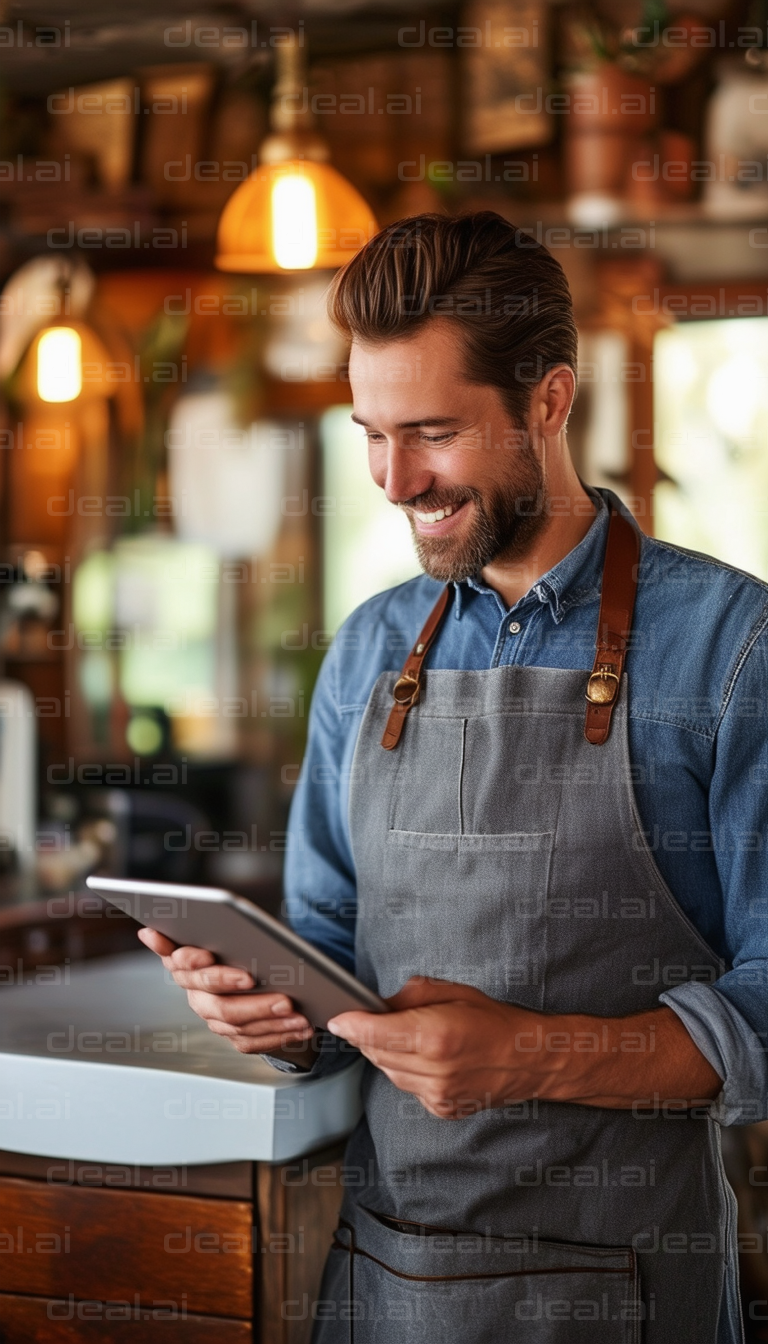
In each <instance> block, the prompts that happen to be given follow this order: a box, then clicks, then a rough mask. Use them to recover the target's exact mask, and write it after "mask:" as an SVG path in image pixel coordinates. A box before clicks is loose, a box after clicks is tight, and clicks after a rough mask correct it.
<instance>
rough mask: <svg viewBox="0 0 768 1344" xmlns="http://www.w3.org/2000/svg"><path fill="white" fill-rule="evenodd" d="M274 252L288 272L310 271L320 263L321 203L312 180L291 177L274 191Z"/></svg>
mask: <svg viewBox="0 0 768 1344" xmlns="http://www.w3.org/2000/svg"><path fill="white" fill-rule="evenodd" d="M272 250H273V252H274V254H275V261H276V262H277V264H278V266H281V267H282V268H283V269H284V270H286V271H301V270H307V269H308V268H309V267H310V266H314V264H315V261H316V259H317V202H316V198H315V188H314V185H313V183H312V182H310V180H309V178H308V177H304V176H302V175H301V174H299V173H287V174H286V175H285V176H284V177H279V178H278V180H277V181H276V182H275V185H274V187H273V188H272Z"/></svg>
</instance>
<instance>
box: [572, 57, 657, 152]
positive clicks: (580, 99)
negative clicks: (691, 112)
mask: <svg viewBox="0 0 768 1344" xmlns="http://www.w3.org/2000/svg"><path fill="white" fill-rule="evenodd" d="M566 89H567V92H568V94H569V101H568V104H567V108H564V115H565V117H566V121H567V124H568V131H569V133H574V134H578V133H581V132H584V131H605V132H608V133H611V134H615V133H617V132H623V133H624V134H625V135H632V136H637V135H643V134H644V133H646V132H647V131H650V130H652V129H653V128H654V127H655V125H656V122H657V119H658V111H657V103H658V98H657V91H656V89H655V87H654V86H653V85H652V84H651V83H650V81H649V80H647V79H640V78H639V77H638V76H637V75H630V74H627V72H626V70H622V69H620V67H619V66H618V65H613V64H612V63H611V62H610V61H605V62H604V63H603V64H602V65H599V66H598V67H597V68H596V69H595V70H582V71H579V72H578V73H576V74H573V75H571V76H570V77H569V79H568V81H567V84H566Z"/></svg>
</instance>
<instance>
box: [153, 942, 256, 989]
mask: <svg viewBox="0 0 768 1344" xmlns="http://www.w3.org/2000/svg"><path fill="white" fill-rule="evenodd" d="M188 950H191V949H188ZM169 970H170V972H171V975H172V976H173V978H174V980H175V981H176V984H177V985H180V986H181V988H182V989H202V990H207V991H208V992H209V993H211V994H237V993H242V992H243V991H244V990H248V989H253V978H252V977H251V976H250V975H249V974H248V972H247V971H239V970H238V969H237V968H236V967H235V966H218V965H213V966H203V967H201V968H200V969H199V970H198V969H194V970H193V969H189V970H187V969H186V968H179V967H176V966H175V964H174V961H173V957H171V958H170V966H169Z"/></svg>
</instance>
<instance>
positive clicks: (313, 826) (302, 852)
mask: <svg viewBox="0 0 768 1344" xmlns="http://www.w3.org/2000/svg"><path fill="white" fill-rule="evenodd" d="M337 648H338V645H337V644H333V645H332V646H331V648H330V650H329V652H328V654H327V656H326V658H325V661H324V662H323V666H322V668H321V669H320V675H319V677H318V680H317V685H316V687H315V693H314V696H313V698H312V709H311V711H310V716H309V733H308V737H307V749H306V752H305V755H304V762H303V764H302V767H301V773H300V775H299V781H298V784H297V786H296V792H295V794H294V797H293V802H292V806H291V814H290V819H289V823H288V846H287V854H286V864H285V907H286V913H287V916H288V921H289V923H290V925H291V928H292V929H294V930H295V931H296V933H299V934H301V936H302V938H306V939H307V942H309V943H313V944H314V946H315V947H319V948H320V949H321V950H322V951H323V952H325V953H327V955H328V956H329V957H333V960H334V961H337V962H339V964H340V965H342V966H344V967H346V969H347V970H348V971H352V972H354V969H355V915H356V910H357V885H356V880H355V867H354V861H353V858H352V851H351V846H350V841H349V831H348V826H347V820H346V800H347V798H348V795H349V773H350V766H351V755H352V752H353V750H354V745H355V741H356V738H357V729H358V727H359V722H360V719H359V715H358V716H355V715H354V714H349V713H344V714H342V713H341V711H340V709H339V705H338V698H337V690H336V686H337V659H338V653H337Z"/></svg>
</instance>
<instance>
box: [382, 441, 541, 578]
mask: <svg viewBox="0 0 768 1344" xmlns="http://www.w3.org/2000/svg"><path fill="white" fill-rule="evenodd" d="M543 487H544V472H543V470H542V467H541V463H540V462H539V460H538V458H537V457H536V455H535V453H534V452H533V451H532V450H531V449H530V448H526V449H522V450H520V455H519V458H518V460H517V461H516V463H515V473H514V480H510V481H509V482H508V483H507V485H506V486H505V485H503V484H502V485H499V486H497V487H496V489H494V490H493V491H490V492H487V493H486V494H481V493H480V491H479V490H475V489H472V488H471V487H470V486H463V487H461V486H444V487H442V488H441V489H440V490H439V491H438V490H428V491H426V492H425V493H424V494H423V495H418V496H417V497H416V498H415V499H413V500H411V499H409V500H408V508H409V509H413V508H418V510H419V512H420V513H430V512H432V511H434V510H437V509H439V508H443V507H444V506H445V505H446V504H452V505H453V506H454V507H455V508H458V506H459V505H460V504H466V503H467V502H468V501H471V502H472V503H473V504H474V505H475V517H474V520H473V522H472V524H471V526H470V528H469V530H468V531H466V532H465V534H464V535H463V536H461V537H455V536H453V535H452V534H449V535H448V536H445V537H429V536H425V535H424V533H423V532H418V531H417V530H416V527H415V524H414V519H413V517H412V516H411V515H410V513H409V515H408V521H409V522H410V524H411V531H412V533H413V544H414V547H415V549H416V555H417V557H418V561H419V564H420V565H421V567H422V569H423V570H424V572H425V573H426V574H428V575H429V577H430V578H431V579H438V580H439V581H440V582H441V583H460V582H461V580H462V579H468V578H474V577H476V576H477V575H478V574H480V572H481V571H482V570H483V569H485V567H486V565H490V564H492V562H493V561H494V560H497V561H498V560H515V559H519V558H520V557H521V556H522V555H524V554H525V552H526V551H527V550H528V548H529V546H530V545H531V542H532V541H533V539H534V538H535V537H536V535H537V533H538V532H540V531H541V529H542V527H543V526H544V522H545V520H546V515H545V511H544V488H543Z"/></svg>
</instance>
